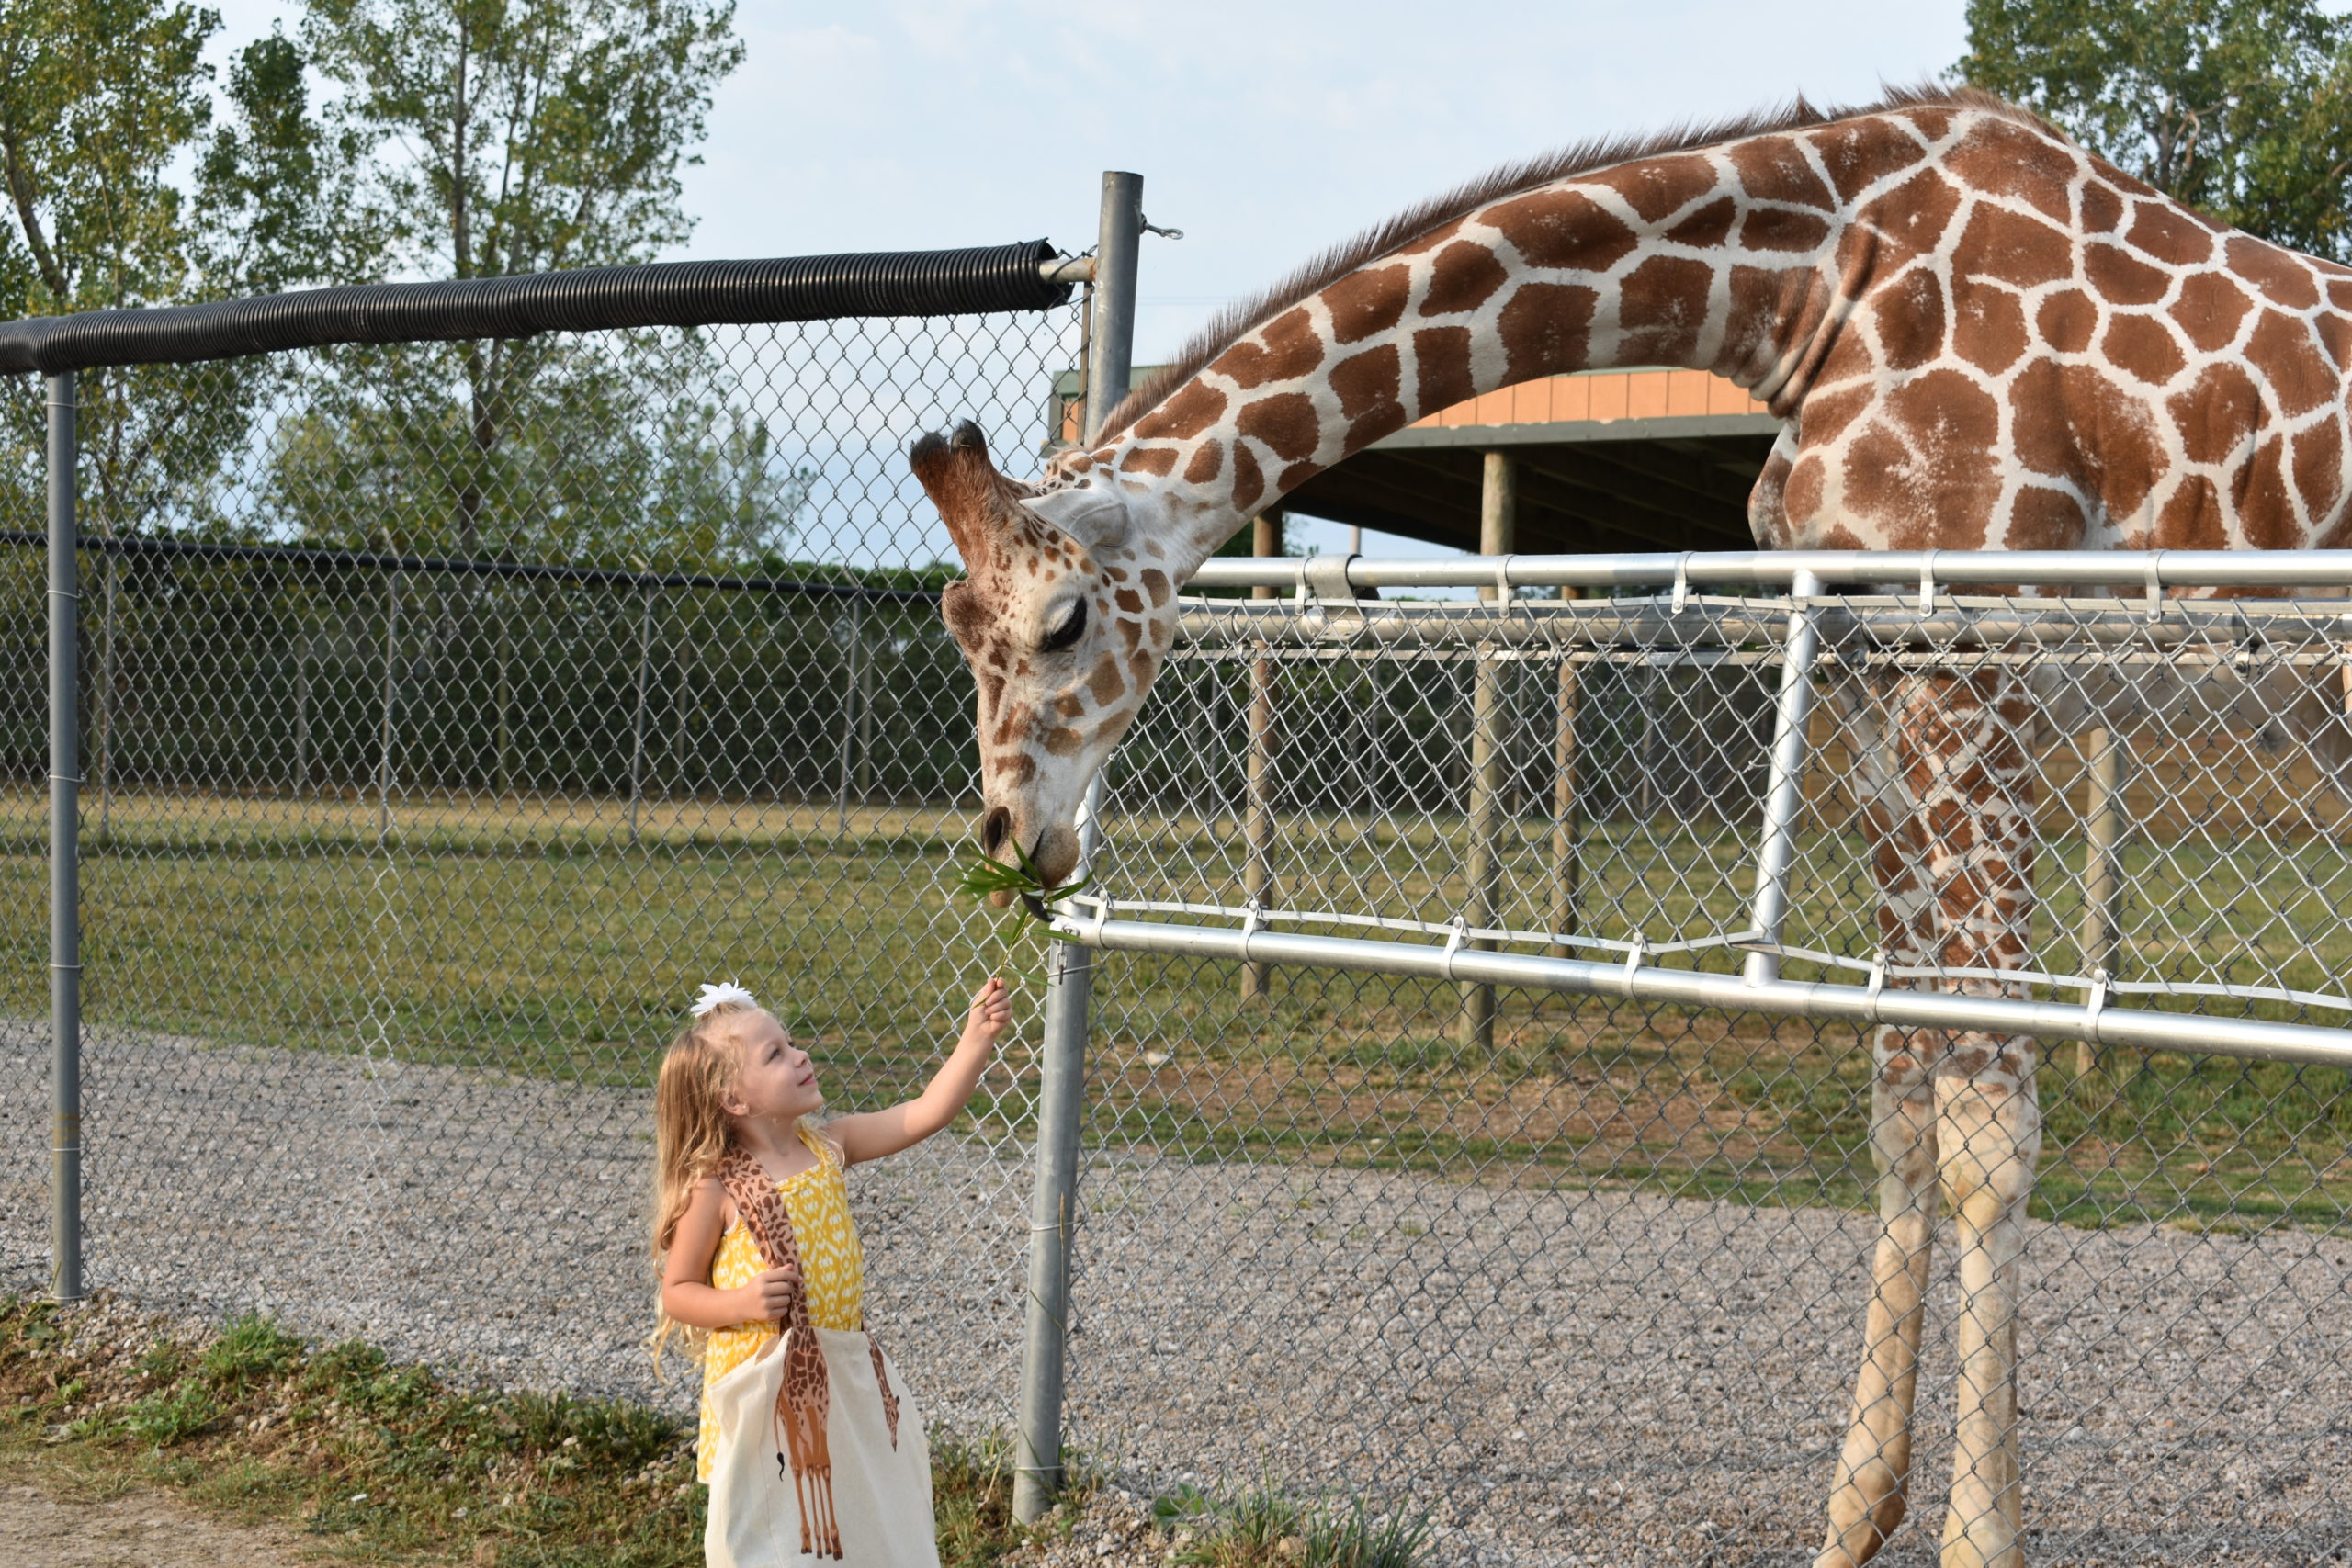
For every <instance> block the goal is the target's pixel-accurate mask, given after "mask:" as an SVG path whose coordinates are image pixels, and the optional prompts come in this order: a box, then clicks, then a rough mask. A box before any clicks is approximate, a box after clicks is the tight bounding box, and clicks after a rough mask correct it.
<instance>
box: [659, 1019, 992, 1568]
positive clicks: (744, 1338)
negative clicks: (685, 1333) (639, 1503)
mask: <svg viewBox="0 0 2352 1568" xmlns="http://www.w3.org/2000/svg"><path fill="white" fill-rule="evenodd" d="M702 993H703V994H702V997H701V998H700V999H699V1000H697V1001H696V1002H695V1004H694V1018H695V1021H694V1023H693V1025H692V1026H691V1027H689V1028H688V1029H687V1030H686V1032H684V1034H681V1035H680V1036H678V1038H677V1040H676V1041H675V1042H673V1043H672V1044H671V1046H670V1049H669V1052H668V1054H667V1055H664V1056H663V1058H662V1075H661V1079H660V1082H659V1084H658V1085H657V1087H656V1088H655V1090H654V1097H653V1119H654V1160H655V1166H656V1171H655V1180H656V1208H655V1214H656V1221H655V1226H654V1235H653V1247H654V1251H655V1253H656V1254H657V1255H658V1256H660V1257H661V1258H662V1301H661V1311H660V1314H659V1315H660V1320H661V1327H660V1331H659V1332H658V1333H657V1334H656V1335H655V1336H654V1353H655V1355H656V1357H657V1359H658V1357H659V1355H660V1353H661V1346H662V1341H663V1340H664V1339H666V1338H667V1337H669V1335H670V1334H671V1333H672V1332H673V1330H674V1329H675V1328H676V1327H677V1326H678V1325H682V1324H683V1325H686V1326H687V1327H688V1328H690V1329H696V1330H700V1331H702V1333H703V1336H704V1337H705V1346H704V1351H703V1399H702V1427H701V1434H700V1437H699V1439H698V1441H697V1442H696V1445H695V1458H696V1463H697V1468H698V1471H699V1473H700V1475H701V1477H702V1479H703V1480H705V1481H707V1482H709V1483H710V1486H711V1492H710V1515H709V1525H708V1527H707V1529H706V1530H705V1532H704V1537H703V1547H704V1553H705V1556H706V1557H707V1560H708V1562H710V1564H711V1565H712V1568H764V1565H766V1564H771V1563H774V1564H783V1563H786V1562H797V1561H800V1560H802V1559H803V1558H805V1556H806V1555H807V1554H809V1553H811V1552H814V1553H815V1554H816V1555H817V1556H820V1557H829V1558H835V1559H839V1560H842V1561H843V1562H857V1563H874V1564H877V1565H879V1564H888V1565H890V1568H905V1565H908V1564H918V1565H920V1564H935V1563H936V1562H937V1561H938V1557H937V1550H936V1546H935V1544H934V1540H933V1521H932V1512H931V1461H930V1453H929V1449H928V1445H927V1444H926V1443H925V1441H924V1439H923V1433H922V1418H921V1416H919V1415H918V1414H917V1413H916V1411H915V1409H914V1402H913V1401H912V1399H910V1398H909V1397H908V1395H907V1392H906V1384H905V1383H904V1382H902V1381H901V1380H900V1379H899V1375H898V1370H897V1367H896V1365H895V1364H894V1363H892V1362H891V1361H890V1360H889V1359H888V1358H887V1357H886V1356H884V1355H883V1353H882V1348H881V1347H880V1346H879V1345H878V1344H876V1342H875V1341H874V1339H873V1337H872V1336H871V1335H869V1334H867V1333H866V1332H865V1307H864V1296H865V1256H864V1253H863V1252H862V1251H861V1249H860V1248H859V1246H858V1240H857V1228H856V1226H855V1225H854V1224H852V1223H851V1220H850V1213H849V1194H848V1190H847V1188H846V1187H845V1186H844V1185H843V1183H842V1171H843V1169H845V1168H847V1167H849V1166H853V1165H856V1164H859V1163H861V1162H862V1161H865V1160H870V1159H880V1158H882V1157H883V1156H885V1155H894V1154H897V1153H898V1152H899V1150H901V1149H905V1148H910V1147H912V1146H913V1145H916V1144H919V1143H921V1142H922V1140H923V1139H925V1138H928V1137H930V1136H931V1135H932V1134H933V1133H936V1132H938V1131H939V1130H940V1129H941V1128H943V1127H944V1126H946V1125H947V1124H948V1123H949V1122H952V1121H954V1120H955V1119H956V1113H957V1112H959V1111H962V1110H963V1109H964V1106H965V1103H966V1102H967V1100H970V1099H971V1098H972V1090H973V1088H974V1086H976V1085H977V1084H978V1082H979V1077H980V1071H981V1069H982V1068H983V1067H985V1066H987V1065H988V1060H989V1052H990V1051H991V1050H992V1049H993V1048H994V1046H995V1044H996V1039H997V1036H998V1035H1000V1034H1001V1033H1002V1032H1004V1029H1005V1026H1006V1025H1007V1024H1008V1023H1009V1022H1010V1021H1011V1020H1012V1005H1011V1002H1010V999H1009V998H1008V996H1007V994H1006V991H1005V986H1004V982H1003V981H1002V980H1000V979H996V978H993V977H991V978H990V979H989V982H988V983H987V984H986V985H984V986H982V987H980V989H979V993H978V995H977V996H975V997H973V998H972V1007H971V1010H970V1012H969V1013H967V1015H966V1016H965V1020H964V1033H963V1037H962V1038H961V1039H960V1040H958V1041H957V1042H956V1050H955V1053H954V1055H950V1056H949V1057H948V1058H947V1064H946V1066H943V1067H942V1068H940V1070H939V1072H938V1074H937V1075H936V1076H935V1077H933V1079H932V1080H931V1085H930V1087H929V1088H927V1089H924V1090H923V1092H922V1095H920V1096H919V1097H917V1098H916V1099H913V1100H905V1101H903V1102H901V1103H899V1104H897V1105H893V1106H891V1107H889V1108H888V1110H883V1111H866V1112H865V1113H864V1114H861V1115H855V1116H841V1117H836V1118H834V1119H833V1120H832V1121H831V1122H826V1123H825V1125H824V1127H823V1128H822V1130H821V1131H820V1130H819V1129H818V1128H817V1127H816V1126H815V1125H814V1124H813V1121H812V1119H813V1118H814V1117H815V1115H816V1113H817V1111H819V1110H820V1109H821V1108H822V1107H823V1105H824V1103H825V1097H824V1095H823V1093H822V1092H821V1091H820V1089H818V1087H817V1071H816V1068H815V1066H814V1065H813V1064H812V1063H811V1062H810V1061H809V1053H808V1052H807V1051H805V1050H803V1049H801V1048H800V1047H799V1046H797V1045H796V1044H794V1043H792V1039H791V1036H790V1035H788V1034H787V1033H786V1032H785V1029H784V1026H783V1025H782V1024H780V1023H778V1022H777V1021H775V1017H774V1016H773V1015H771V1014H770V1013H768V1012H767V1011H766V1010H764V1009H763V1008H761V1007H760V1006H759V1004H758V1003H756V1002H755V1001H753V1000H752V996H751V993H750V992H748V991H745V990H744V989H742V988H741V987H739V986H736V985H734V984H733V983H731V982H730V983H729V984H727V985H724V986H705V987H703V988H702ZM771 1457H773V1459H774V1461H775V1463H774V1465H773V1467H771V1466H770V1465H769V1462H768V1461H769V1459H770V1458H771ZM796 1545H797V1548H798V1551H794V1550H793V1548H794V1547H795V1546H796Z"/></svg>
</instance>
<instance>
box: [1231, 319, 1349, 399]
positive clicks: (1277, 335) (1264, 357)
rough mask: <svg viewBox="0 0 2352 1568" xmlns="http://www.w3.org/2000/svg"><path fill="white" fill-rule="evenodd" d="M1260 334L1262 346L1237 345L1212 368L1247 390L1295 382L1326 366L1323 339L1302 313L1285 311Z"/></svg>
mask: <svg viewBox="0 0 2352 1568" xmlns="http://www.w3.org/2000/svg"><path fill="white" fill-rule="evenodd" d="M1257 335H1258V336H1260V337H1261V338H1263V339H1265V340H1266V341H1265V344H1264V345H1263V346H1262V347H1261V346H1260V345H1259V344H1254V343H1250V342H1246V341H1245V342H1242V343H1237V344H1234V345H1233V346H1232V347H1231V348H1228V349H1227V350H1226V351H1225V352H1224V353H1223V354H1220V355H1217V357H1216V363H1215V364H1214V365H1211V366H1210V367H1209V368H1210V369H1212V370H1214V371H1216V372H1217V373H1218V374H1219V375H1222V376H1227V377H1230V378H1232V380H1233V384H1234V385H1235V386H1237V387H1240V388H1242V389H1244V390H1248V389H1254V388H1258V387H1262V386H1265V385H1266V384H1267V383H1268V382H1270V381H1295V380H1296V379H1298V378H1300V377H1301V376H1304V375H1306V373H1307V372H1308V371H1310V370H1312V369H1314V368H1315V367H1317V366H1318V365H1320V364H1322V363H1323V339H1322V338H1321V336H1320V335H1319V334H1317V332H1316V331H1315V323H1314V322H1313V321H1311V320H1309V319H1308V317H1307V314H1306V311H1305V310H1285V311H1283V313H1282V314H1281V315H1279V316H1277V317H1275V318H1274V319H1273V320H1272V321H1269V322H1267V323H1266V324H1265V325H1264V326H1262V327H1261V328H1259V329H1258V334H1257Z"/></svg>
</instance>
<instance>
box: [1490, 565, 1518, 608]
mask: <svg viewBox="0 0 2352 1568" xmlns="http://www.w3.org/2000/svg"><path fill="white" fill-rule="evenodd" d="M1517 559H1518V557H1517V556H1497V557H1496V558H1495V603H1496V604H1510V596H1511V586H1510V563H1511V562H1513V561H1515V560H1517Z"/></svg>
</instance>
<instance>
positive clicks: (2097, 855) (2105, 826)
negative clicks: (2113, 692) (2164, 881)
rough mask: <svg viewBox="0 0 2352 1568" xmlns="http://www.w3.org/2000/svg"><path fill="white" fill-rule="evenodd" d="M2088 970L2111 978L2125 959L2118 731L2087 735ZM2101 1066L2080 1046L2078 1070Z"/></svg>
mask: <svg viewBox="0 0 2352 1568" xmlns="http://www.w3.org/2000/svg"><path fill="white" fill-rule="evenodd" d="M2083 743H2084V747H2085V749H2086V752H2087V755H2086V759H2085V764H2086V765H2085V769H2084V794H2085V797H2086V798H2085V799H2084V802H2083V819H2084V828H2085V838H2086V843H2085V845H2084V847H2083V930H2082V949H2083V969H2084V972H2085V973H2086V974H2087V973H2089V972H2090V971H2091V970H2094V969H2104V970H2106V971H2107V973H2108V976H2109V978H2113V977H2115V976H2117V975H2118V974H2119V973H2120V968H2121V964H2122V961H2123V789H2124V784H2125V781H2126V779H2127V777H2128V771H2127V767H2126V759H2125V753H2124V748H2123V743H2122V741H2121V739H2120V738H2119V737H2118V736H2117V734H2116V733H2115V731H2114V730H2112V729H2108V728H2098V729H2094V730H2091V731H2090V732H2089V733H2088V734H2086V736H2085V737H2084V741H2083ZM2097 1066H2098V1046H2097V1045H2095V1044H2093V1043H2091V1042H2089V1041H2087V1040H2084V1041H2079V1042H2077V1043H2075V1076H2076V1077H2080V1078H2088V1077H2090V1075H2091V1072H2092V1070H2093V1069H2094V1068H2096V1067H2097Z"/></svg>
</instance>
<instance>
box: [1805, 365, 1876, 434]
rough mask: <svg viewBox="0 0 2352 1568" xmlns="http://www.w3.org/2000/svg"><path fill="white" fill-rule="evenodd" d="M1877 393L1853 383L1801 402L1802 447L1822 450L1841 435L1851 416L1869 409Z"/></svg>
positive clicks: (1850, 420) (1864, 385) (1852, 421)
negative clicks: (1819, 447)
mask: <svg viewBox="0 0 2352 1568" xmlns="http://www.w3.org/2000/svg"><path fill="white" fill-rule="evenodd" d="M1876 396H1877V389H1876V388H1874V387H1872V386H1871V384H1870V383H1869V382H1867V381H1857V382H1853V383H1850V384H1849V385H1846V386H1841V387H1835V388H1832V389H1829V390H1827V391H1821V392H1815V393H1814V394H1813V396H1811V397H1809V398H1807V399H1806V400H1804V424H1803V427H1802V428H1803V432H1804V440H1805V444H1806V445H1807V446H1827V445H1828V444H1829V443H1830V442H1832V441H1835V440H1837V439H1838V436H1839V435H1840V434H1844V432H1845V429H1846V427H1847V426H1848V425H1849V424H1851V423H1854V416H1855V415H1857V414H1859V413H1860V412H1862V411H1863V410H1864V409H1866V408H1868V407H1870V406H1871V401H1872V400H1874V399H1875V398H1876Z"/></svg>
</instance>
